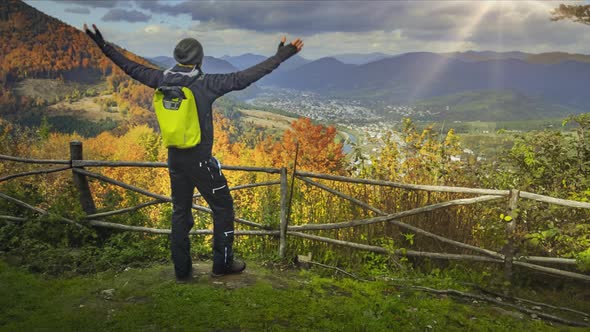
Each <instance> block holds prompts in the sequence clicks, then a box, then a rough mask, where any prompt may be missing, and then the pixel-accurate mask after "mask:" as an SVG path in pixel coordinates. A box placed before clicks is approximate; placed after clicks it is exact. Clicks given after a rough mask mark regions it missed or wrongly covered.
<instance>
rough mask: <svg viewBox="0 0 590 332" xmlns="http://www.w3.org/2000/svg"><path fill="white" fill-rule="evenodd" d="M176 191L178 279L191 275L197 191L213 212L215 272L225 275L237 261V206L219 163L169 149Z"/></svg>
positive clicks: (174, 220)
mask: <svg viewBox="0 0 590 332" xmlns="http://www.w3.org/2000/svg"><path fill="white" fill-rule="evenodd" d="M168 171H169V174H170V184H171V187H172V204H173V212H172V234H171V236H170V242H171V251H172V261H173V262H174V271H175V273H176V277H178V278H182V277H186V276H187V275H188V274H189V273H191V269H192V261H191V256H190V240H189V236H188V235H189V231H190V230H191V228H192V227H193V225H194V219H193V214H192V204H193V193H194V189H195V187H196V188H197V190H198V191H199V192H200V193H201V195H203V198H204V199H205V201H207V204H209V207H210V208H211V210H212V211H213V271H214V272H215V271H223V270H224V269H225V267H226V266H228V265H229V264H231V262H232V261H233V250H232V245H233V241H234V204H233V199H232V197H231V194H230V192H229V188H228V186H227V180H226V179H225V176H223V173H222V172H221V165H220V164H219V162H218V161H217V159H215V158H213V157H211V156H206V157H204V158H203V157H201V156H199V154H197V153H195V152H194V150H192V149H174V148H170V149H168Z"/></svg>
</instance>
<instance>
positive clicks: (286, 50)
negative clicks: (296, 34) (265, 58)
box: [276, 42, 297, 61]
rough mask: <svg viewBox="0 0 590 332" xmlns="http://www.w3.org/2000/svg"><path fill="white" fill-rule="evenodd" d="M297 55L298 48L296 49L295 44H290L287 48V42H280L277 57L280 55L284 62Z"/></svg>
mask: <svg viewBox="0 0 590 332" xmlns="http://www.w3.org/2000/svg"><path fill="white" fill-rule="evenodd" d="M296 53H297V47H295V46H294V45H293V44H291V43H289V44H288V45H287V46H285V42H280V43H279V48H278V49H277V54H276V55H278V56H279V57H280V58H281V60H282V61H285V60H287V59H289V58H290V57H292V56H293V55H295V54H296Z"/></svg>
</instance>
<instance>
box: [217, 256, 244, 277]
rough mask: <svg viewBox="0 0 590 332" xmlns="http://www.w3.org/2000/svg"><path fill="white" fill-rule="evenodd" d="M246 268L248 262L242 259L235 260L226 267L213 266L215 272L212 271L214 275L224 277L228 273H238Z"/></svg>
mask: <svg viewBox="0 0 590 332" xmlns="http://www.w3.org/2000/svg"><path fill="white" fill-rule="evenodd" d="M245 269H246V263H244V262H243V261H240V260H233V261H232V262H231V263H230V264H228V265H226V266H225V267H224V268H220V269H217V268H215V266H214V267H213V272H211V276H212V277H215V278H217V277H222V276H224V275H228V274H237V273H240V272H242V271H244V270H245Z"/></svg>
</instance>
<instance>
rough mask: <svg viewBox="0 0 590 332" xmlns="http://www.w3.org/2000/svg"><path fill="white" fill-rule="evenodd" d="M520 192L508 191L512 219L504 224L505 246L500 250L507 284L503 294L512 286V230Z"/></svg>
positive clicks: (509, 212)
mask: <svg viewBox="0 0 590 332" xmlns="http://www.w3.org/2000/svg"><path fill="white" fill-rule="evenodd" d="M519 196H520V191H519V190H518V189H512V190H511V191H510V200H509V201H508V215H509V216H510V217H511V218H512V219H511V220H510V221H509V222H508V223H507V224H506V241H507V242H506V245H505V246H504V248H503V249H502V253H503V254H504V279H505V281H506V283H507V285H506V286H508V287H506V290H505V293H508V292H509V289H510V288H511V286H512V266H513V259H514V251H515V250H516V247H515V245H514V230H515V229H516V218H517V217H518V210H517V209H518V197H519Z"/></svg>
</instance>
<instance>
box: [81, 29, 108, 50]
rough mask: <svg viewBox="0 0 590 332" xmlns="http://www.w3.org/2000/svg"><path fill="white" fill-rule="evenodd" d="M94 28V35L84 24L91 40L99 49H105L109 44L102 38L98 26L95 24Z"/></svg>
mask: <svg viewBox="0 0 590 332" xmlns="http://www.w3.org/2000/svg"><path fill="white" fill-rule="evenodd" d="M92 27H93V28H94V33H93V32H92V31H90V29H88V26H86V24H84V29H85V30H86V34H87V35H88V36H89V37H90V38H92V40H94V42H95V43H96V45H98V47H100V48H101V49H103V48H104V47H105V46H106V45H107V42H105V41H104V38H102V34H101V33H100V31H99V30H98V28H96V25H94V24H93V25H92Z"/></svg>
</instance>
